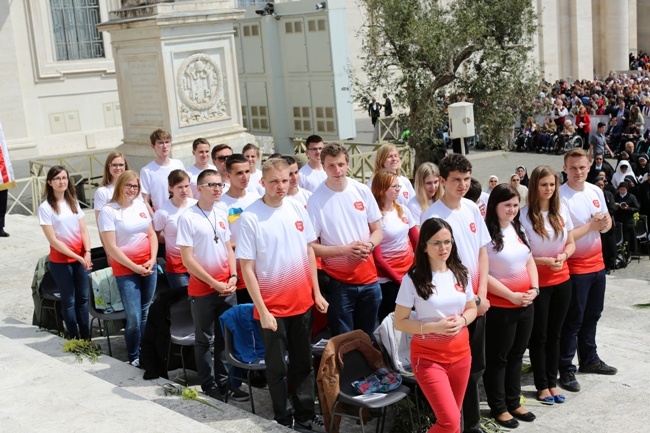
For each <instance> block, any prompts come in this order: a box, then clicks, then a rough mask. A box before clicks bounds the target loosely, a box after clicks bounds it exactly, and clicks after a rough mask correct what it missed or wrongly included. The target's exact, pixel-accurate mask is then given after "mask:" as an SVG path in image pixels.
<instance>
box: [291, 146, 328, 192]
mask: <svg viewBox="0 0 650 433" xmlns="http://www.w3.org/2000/svg"><path fill="white" fill-rule="evenodd" d="M323 146H324V144H323V139H322V138H320V136H318V135H310V136H309V137H307V140H306V141H305V149H306V150H307V157H308V158H309V161H308V162H307V164H305V165H304V166H303V167H302V168H301V169H300V181H299V183H298V186H300V188H304V189H306V190H307V191H310V192H314V191H316V188H318V187H319V186H320V184H321V183H323V182H325V179H327V174H326V173H325V171H324V170H323V165H322V164H321V160H320V154H321V151H322V150H323Z"/></svg>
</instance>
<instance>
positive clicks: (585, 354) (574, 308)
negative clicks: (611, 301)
mask: <svg viewBox="0 0 650 433" xmlns="http://www.w3.org/2000/svg"><path fill="white" fill-rule="evenodd" d="M605 285H606V280H605V270H604V269H603V270H602V271H598V272H592V273H590V274H581V275H571V302H570V303H569V311H568V312H567V315H566V319H564V326H563V327H562V333H561V334H560V364H559V370H560V373H566V372H575V371H576V367H575V366H574V365H573V357H574V355H575V353H576V351H577V352H578V362H579V363H580V365H581V366H588V365H592V364H595V363H597V362H598V361H600V358H599V357H598V352H597V351H596V326H597V325H598V320H599V319H600V315H601V314H602V312H603V307H604V305H605Z"/></svg>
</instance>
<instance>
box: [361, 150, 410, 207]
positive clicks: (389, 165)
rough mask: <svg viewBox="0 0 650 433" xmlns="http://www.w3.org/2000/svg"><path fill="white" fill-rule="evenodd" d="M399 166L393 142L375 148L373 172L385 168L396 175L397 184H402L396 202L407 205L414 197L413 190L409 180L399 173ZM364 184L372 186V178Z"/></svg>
mask: <svg viewBox="0 0 650 433" xmlns="http://www.w3.org/2000/svg"><path fill="white" fill-rule="evenodd" d="M401 166H402V161H401V159H400V157H399V152H398V151H397V147H396V146H395V145H394V144H392V143H386V144H382V145H381V146H380V147H379V149H377V155H376V156H375V173H378V172H380V171H381V170H387V171H390V172H391V173H395V174H396V175H397V179H398V180H399V184H400V185H401V186H402V189H401V191H400V192H399V196H398V198H397V202H398V203H399V204H401V205H403V206H407V205H408V203H409V200H410V199H411V198H413V197H415V190H414V189H413V186H412V185H411V181H410V180H408V178H407V177H406V176H402V175H401V174H400V173H401ZM366 185H367V186H368V188H372V179H370V180H369V181H368V182H367V183H366Z"/></svg>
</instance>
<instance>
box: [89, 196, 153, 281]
mask: <svg viewBox="0 0 650 433" xmlns="http://www.w3.org/2000/svg"><path fill="white" fill-rule="evenodd" d="M150 222H151V217H150V216H149V210H148V209H147V206H146V205H145V204H144V202H143V201H140V200H134V201H133V203H132V204H131V206H129V207H127V208H122V207H120V205H119V204H117V203H115V202H110V203H107V204H106V206H104V207H103V208H102V210H101V211H100V212H99V219H98V221H97V224H98V226H99V231H100V233H103V232H115V243H116V245H117V248H119V249H121V250H122V251H123V252H124V254H126V256H127V257H128V258H129V259H130V260H131V261H132V262H133V263H135V264H137V265H143V264H145V263H146V262H147V261H148V260H149V258H150V257H151V243H150V242H149V236H148V235H149V223H150ZM111 268H113V275H115V276H116V277H119V276H122V275H130V274H133V271H132V270H131V269H129V268H127V267H126V266H124V265H122V264H121V263H119V262H118V261H117V260H114V259H111Z"/></svg>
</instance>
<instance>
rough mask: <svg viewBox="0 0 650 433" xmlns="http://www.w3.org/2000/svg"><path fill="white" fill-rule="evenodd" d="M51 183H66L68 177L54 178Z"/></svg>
mask: <svg viewBox="0 0 650 433" xmlns="http://www.w3.org/2000/svg"><path fill="white" fill-rule="evenodd" d="M52 181H56V182H67V181H68V176H61V177H55V178H53V179H52Z"/></svg>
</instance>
